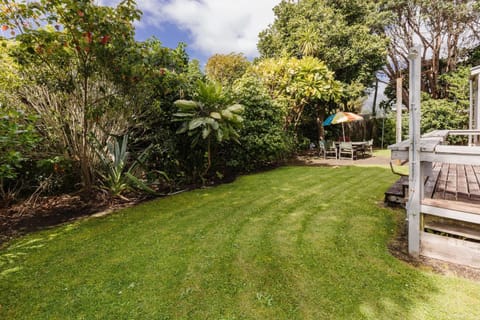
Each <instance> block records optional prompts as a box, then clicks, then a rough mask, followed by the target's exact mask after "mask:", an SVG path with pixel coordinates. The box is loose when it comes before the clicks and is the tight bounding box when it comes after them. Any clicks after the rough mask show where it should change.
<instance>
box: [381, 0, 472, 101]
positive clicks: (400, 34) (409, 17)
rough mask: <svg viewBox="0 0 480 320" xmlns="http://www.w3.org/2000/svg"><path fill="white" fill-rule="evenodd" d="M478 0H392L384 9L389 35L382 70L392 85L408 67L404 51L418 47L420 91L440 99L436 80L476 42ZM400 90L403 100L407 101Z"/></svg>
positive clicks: (405, 91)
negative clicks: (385, 59) (421, 64)
mask: <svg viewBox="0 0 480 320" xmlns="http://www.w3.org/2000/svg"><path fill="white" fill-rule="evenodd" d="M479 5H480V2H479V1H477V0H458V1H450V0H416V1H414V0H401V1H398V0H395V1H388V2H387V3H386V5H385V6H384V10H385V12H386V13H388V14H389V16H390V20H389V23H388V25H387V26H386V27H385V29H384V30H385V35H386V36H388V37H389V38H390V41H391V42H390V46H389V63H388V64H386V65H385V73H386V74H387V75H388V77H389V78H390V81H391V84H392V86H394V81H395V79H396V78H398V77H400V76H401V75H402V73H404V72H405V70H406V69H407V67H408V50H409V48H410V47H412V46H413V45H414V43H417V44H421V46H422V60H423V68H422V91H424V92H426V93H429V94H430V95H431V97H432V98H435V99H437V98H443V97H445V95H446V90H445V88H443V87H442V85H441V83H440V82H439V79H440V76H441V75H442V74H443V73H447V72H450V71H454V70H455V69H456V67H457V64H458V63H459V62H460V61H462V60H463V59H464V58H465V53H467V52H468V51H469V49H472V48H474V47H475V46H477V45H478V44H479V41H480V23H479V21H480V10H479ZM407 94H408V92H407V90H406V89H404V101H408V96H407Z"/></svg>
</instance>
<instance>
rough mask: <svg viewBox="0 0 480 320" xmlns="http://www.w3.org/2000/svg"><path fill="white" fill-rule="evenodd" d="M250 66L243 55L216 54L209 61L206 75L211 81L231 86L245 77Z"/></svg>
mask: <svg viewBox="0 0 480 320" xmlns="http://www.w3.org/2000/svg"><path fill="white" fill-rule="evenodd" d="M249 65H250V62H249V61H248V60H247V58H246V57H245V56H244V55H243V54H241V53H233V52H232V53H229V54H215V55H213V56H211V57H210V58H209V59H208V61H207V65H206V66H205V74H206V76H207V78H208V79H209V80H210V81H215V82H219V83H220V84H222V85H223V86H231V85H232V84H233V82H234V81H235V80H237V79H240V78H241V77H242V76H243V74H244V73H245V71H246V70H247V68H248V66H249Z"/></svg>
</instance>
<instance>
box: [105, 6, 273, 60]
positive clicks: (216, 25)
mask: <svg viewBox="0 0 480 320" xmlns="http://www.w3.org/2000/svg"><path fill="white" fill-rule="evenodd" d="M97 1H98V2H99V3H100V4H107V5H114V4H116V3H118V2H119V0H97ZM278 3H280V0H253V1H252V0H248V1H246V0H137V4H138V7H139V8H140V9H141V10H142V12H143V16H142V20H141V21H140V22H139V23H137V28H143V29H148V28H152V27H155V28H162V24H163V23H166V22H168V23H172V24H175V25H177V26H178V28H180V29H182V30H184V31H186V32H187V33H188V34H189V35H190V36H191V38H192V43H189V46H190V47H192V48H193V49H195V50H196V51H198V52H201V53H202V54H204V55H206V56H210V55H212V54H215V53H230V52H242V53H244V54H245V55H247V56H249V57H253V56H256V55H258V52H257V42H258V33H259V32H260V31H262V30H264V29H265V28H266V27H267V26H268V25H269V24H270V23H272V22H273V19H274V15H273V11H272V9H273V7H274V6H275V5H277V4H278Z"/></svg>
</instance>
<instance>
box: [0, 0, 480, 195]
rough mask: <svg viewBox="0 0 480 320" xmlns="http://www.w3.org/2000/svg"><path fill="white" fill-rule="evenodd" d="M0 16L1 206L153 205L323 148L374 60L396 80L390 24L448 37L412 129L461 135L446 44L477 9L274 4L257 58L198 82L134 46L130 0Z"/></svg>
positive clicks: (8, 3) (458, 90) (0, 9)
mask: <svg viewBox="0 0 480 320" xmlns="http://www.w3.org/2000/svg"><path fill="white" fill-rule="evenodd" d="M0 3H1V6H0V25H1V26H2V31H3V32H4V33H3V34H6V33H8V34H9V35H10V38H9V39H5V38H2V39H1V47H0V57H1V59H0V134H1V139H0V180H1V192H2V195H1V196H2V198H3V199H6V198H13V197H14V196H16V195H17V194H18V193H19V191H20V190H24V191H25V193H26V194H28V193H32V192H33V191H35V193H36V194H39V193H42V192H44V193H45V192H47V191H48V192H69V191H74V190H75V191H78V190H85V191H88V190H90V191H91V190H98V188H100V189H104V190H106V191H107V194H109V195H110V196H114V197H124V196H128V193H129V192H132V191H133V190H137V191H141V192H150V193H157V192H159V191H162V192H163V191H165V190H176V189H180V188H183V187H184V186H186V185H191V184H197V183H199V182H202V183H203V184H205V183H207V182H210V181H212V180H219V179H220V180H221V179H222V178H223V177H225V176H229V177H231V176H234V175H236V174H238V173H242V172H250V171H254V170H258V169H260V168H264V167H268V166H272V165H276V164H277V163H279V162H281V161H283V160H284V159H285V158H287V157H288V156H290V155H291V153H292V151H293V150H296V149H298V148H299V146H301V145H303V142H304V141H305V145H306V146H308V145H309V144H310V141H313V142H316V141H318V139H320V138H322V137H324V136H325V132H324V128H323V126H322V123H323V121H324V119H325V118H326V117H327V116H328V115H330V114H332V113H335V112H337V111H341V110H343V111H356V112H359V111H360V107H361V105H362V103H363V97H364V94H365V92H366V88H367V87H369V86H370V85H371V84H372V83H373V81H374V80H375V74H376V72H377V71H378V70H380V69H381V68H382V67H383V66H385V62H386V56H387V52H388V53H389V54H390V63H389V64H387V69H386V72H387V75H388V76H390V77H393V76H398V75H402V74H405V73H406V69H405V65H404V63H403V62H402V61H404V60H402V59H404V56H403V53H404V52H403V51H401V50H402V48H401V46H402V45H403V47H405V46H406V45H407V44H408V43H407V42H405V43H403V42H401V41H403V40H402V38H401V36H402V31H404V30H403V29H402V23H403V22H408V23H410V25H411V26H412V27H414V26H416V25H417V26H420V27H422V28H426V29H425V30H428V32H429V33H430V34H434V33H435V30H440V29H441V30H442V32H443V31H445V32H446V34H447V35H448V36H446V38H445V37H440V38H439V39H433V37H429V38H428V39H427V38H426V39H422V40H425V43H424V44H425V46H426V47H432V48H433V49H435V48H438V47H439V46H440V47H443V43H444V42H442V41H446V39H447V38H448V37H451V41H450V42H448V44H449V45H450V47H449V46H447V48H450V49H448V50H450V51H449V52H451V53H452V54H451V55H449V56H448V57H444V56H442V55H439V54H437V53H435V54H437V55H434V56H433V57H432V60H431V61H430V62H428V63H427V64H425V66H426V67H425V70H424V71H425V72H424V73H423V77H422V79H423V82H422V83H423V84H424V89H425V91H426V92H428V93H429V95H426V96H424V97H423V122H422V130H423V131H424V132H426V131H429V130H432V129H446V128H456V129H458V128H465V127H466V123H467V114H466V108H467V107H468V83H467V80H468V66H467V65H466V63H473V62H474V61H476V60H475V59H477V58H476V57H477V56H478V53H477V52H478V50H475V48H476V45H475V41H472V42H468V43H467V42H466V41H463V40H462V41H463V42H462V41H460V40H461V39H457V38H456V35H459V36H462V35H465V34H468V30H473V31H475V30H476V29H475V25H474V23H473V21H474V20H475V18H476V17H477V16H478V11H477V7H476V1H460V2H455V4H449V3H448V2H445V1H440V2H438V3H436V4H435V3H433V2H432V1H417V2H411V1H400V2H393V1H386V0H385V1H360V0H354V1H343V0H342V1H330V0H322V1H313V0H300V1H281V2H280V3H279V4H278V5H277V6H276V7H275V8H274V12H275V21H274V22H273V24H272V25H271V26H269V27H268V28H267V29H266V30H264V31H263V32H262V33H261V34H260V41H259V44H258V47H259V51H260V53H261V58H259V59H256V60H255V61H254V62H249V61H248V60H247V59H246V57H245V56H244V55H243V54H241V53H230V54H216V55H213V56H212V57H210V59H209V60H208V62H207V64H206V66H205V74H204V73H203V72H202V70H201V67H200V63H199V61H196V60H190V58H189V56H188V55H187V53H186V48H185V44H183V43H180V44H178V46H177V47H176V48H174V49H171V48H166V47H164V46H163V45H162V43H161V41H160V40H158V39H155V38H152V39H148V40H146V41H144V42H138V41H135V39H134V27H133V23H134V21H135V20H137V19H139V18H140V15H141V13H140V11H139V10H138V9H137V6H136V3H135V1H133V0H124V1H121V2H120V3H119V4H118V5H117V6H116V7H112V6H101V5H97V4H96V2H95V1H91V0H81V1H77V0H62V1H60V0H54V1H52V0H38V1H14V0H1V2H0ZM469 5H471V12H465V10H463V9H464V8H466V7H468V6H469ZM429 8H430V9H431V10H430V9H429ZM469 8H470V7H469ZM408 9H412V10H413V12H409V11H408ZM433 9H438V10H436V11H435V10H433ZM457 11H458V12H457ZM450 13H451V14H453V16H454V17H455V19H457V20H458V21H457V22H456V23H457V24H456V26H457V27H458V28H455V27H454V26H452V25H451V23H453V22H455V21H454V20H452V19H453V18H452V17H451V16H449V14H450ZM416 16H418V17H420V18H421V19H420V20H418V21H417V20H414V19H413V18H414V17H416ZM441 17H444V18H445V19H444V20H445V21H447V22H448V23H447V22H445V23H443V22H442V21H443V20H442V19H441ZM475 21H476V20H475ZM414 22H415V23H416V24H415V23H414ZM441 22H442V23H441ZM442 26H443V27H442ZM438 28H440V29H438ZM442 28H443V29H442ZM475 34H476V33H475V32H473V33H471V35H472V37H473V36H474V35H475ZM396 35H398V36H399V37H400V38H395V39H394V36H396ZM392 39H394V40H395V41H392ZM455 39H456V40H458V41H456V42H455V41H453V40H455ZM462 39H463V38H462ZM471 39H473V38H470V40H471ZM464 40H465V39H464ZM399 41H400V42H399ZM438 41H440V42H438ZM389 45H390V47H389ZM393 45H397V47H395V48H396V49H398V50H400V51H398V50H397V51H392V46H393ZM388 48H390V51H388V50H387V49H388ZM433 49H432V50H433ZM435 50H436V49H435ZM435 50H434V51H435ZM435 52H437V51H435ZM461 53H462V54H463V53H465V56H462V54H461ZM395 54H396V55H395ZM394 58H395V59H394ZM435 59H436V60H435ZM462 59H463V60H462ZM460 60H461V61H460ZM464 63H465V65H464ZM389 67H392V68H394V69H392V70H389V69H388V68H389ZM390 71H392V72H390ZM389 72H390V73H389ZM405 89H406V88H405ZM438 98H442V99H443V100H438ZM385 123H386V127H385V132H384V133H385V139H386V140H388V139H389V137H390V136H391V133H392V132H393V131H392V130H391V128H390V127H393V125H392V123H393V122H392V121H390V120H387V121H386V122H385ZM378 127H379V126H378V125H377V129H378ZM382 128H383V126H382ZM330 131H331V132H330V134H332V133H333V134H334V133H336V132H335V128H332V129H331V130H330ZM371 131H372V132H373V131H375V128H374V129H372V130H371ZM127 137H128V138H127ZM127 142H128V143H127ZM47 189H48V190H47Z"/></svg>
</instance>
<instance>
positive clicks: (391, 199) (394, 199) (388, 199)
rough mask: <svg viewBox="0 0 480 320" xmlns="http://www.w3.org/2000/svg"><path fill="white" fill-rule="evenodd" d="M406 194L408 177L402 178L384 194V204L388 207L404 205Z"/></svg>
mask: <svg viewBox="0 0 480 320" xmlns="http://www.w3.org/2000/svg"><path fill="white" fill-rule="evenodd" d="M407 193H408V176H402V177H400V179H398V180H397V181H396V182H395V183H394V184H393V185H392V186H391V187H390V188H389V189H388V190H387V191H386V192H385V203H386V204H387V205H389V206H395V205H404V204H405V201H406V196H407Z"/></svg>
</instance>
